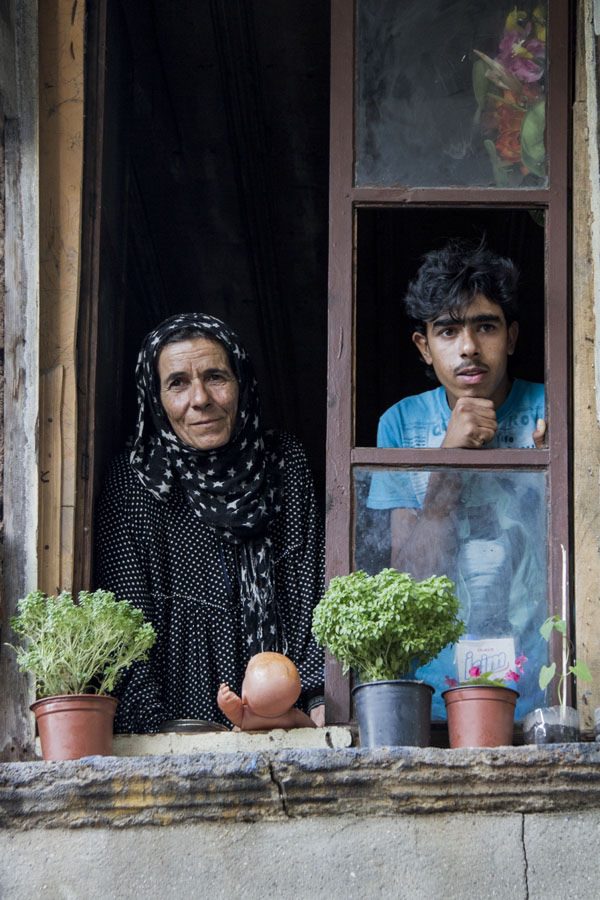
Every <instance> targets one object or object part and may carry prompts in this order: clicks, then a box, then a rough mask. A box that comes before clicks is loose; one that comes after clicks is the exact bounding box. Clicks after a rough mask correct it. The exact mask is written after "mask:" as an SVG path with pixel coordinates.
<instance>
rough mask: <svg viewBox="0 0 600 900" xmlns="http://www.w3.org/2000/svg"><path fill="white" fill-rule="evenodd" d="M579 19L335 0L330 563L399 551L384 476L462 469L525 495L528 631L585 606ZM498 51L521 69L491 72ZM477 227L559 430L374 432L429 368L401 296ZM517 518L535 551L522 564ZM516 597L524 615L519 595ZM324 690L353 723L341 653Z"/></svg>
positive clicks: (464, 475)
mask: <svg viewBox="0 0 600 900" xmlns="http://www.w3.org/2000/svg"><path fill="white" fill-rule="evenodd" d="M511 15H514V16H515V17H517V18H516V19H515V21H514V23H513V22H512V21H511V20H510V18H509V17H510V16H511ZM513 26H514V28H513ZM509 34H512V35H513V36H512V37H510V36H508V35H509ZM568 35H569V17H568V10H567V5H566V4H561V3H555V2H553V0H548V3H547V4H543V3H542V4H539V3H531V4H520V5H519V9H517V8H516V7H514V6H513V5H512V4H510V3H507V4H505V6H502V5H501V6H498V4H497V3H492V2H487V3H483V4H482V3H474V2H471V0H456V2H454V3H450V4H448V3H445V2H432V3H428V4H421V3H418V2H407V3H403V4H397V3H394V2H389V0H334V2H333V3H332V85H331V96H332V104H331V182H330V216H331V218H330V309H329V316H330V318H329V388H328V409H329V428H328V463H329V469H328V476H327V492H328V519H327V554H328V557H327V558H328V563H327V572H328V578H331V577H332V576H334V575H339V574H344V573H346V572H349V571H351V570H352V569H355V568H365V569H367V570H370V571H376V570H378V569H380V568H383V567H384V566H386V565H389V564H390V548H391V525H390V511H389V510H386V509H377V508H374V505H373V504H372V503H370V502H369V495H370V492H371V491H372V485H373V483H374V480H375V481H376V480H377V479H379V480H380V481H381V480H382V479H386V478H387V479H389V481H390V483H392V482H393V481H394V479H396V482H397V483H398V482H406V481H407V480H408V481H409V482H412V483H415V482H418V481H419V479H420V480H421V481H423V479H427V478H428V477H429V473H433V472H435V473H438V472H442V473H454V475H455V476H456V477H457V478H461V479H463V482H465V483H466V481H468V483H469V484H470V485H471V491H472V493H473V494H474V495H476V494H480V495H482V496H488V497H489V496H492V497H493V498H494V502H493V503H492V504H491V507H492V509H491V515H492V516H495V517H496V518H498V515H497V509H496V507H498V506H502V503H503V500H502V497H505V498H506V497H509V496H510V497H513V498H517V499H518V503H517V504H516V506H511V516H514V517H515V518H514V522H513V521H512V520H511V522H509V523H508V524H507V522H508V518H509V517H507V519H506V520H505V522H504V524H503V526H502V537H501V540H502V541H504V542H505V544H506V546H504V547H503V549H502V553H503V554H504V557H505V558H506V559H512V563H511V565H512V571H513V572H514V571H515V570H516V569H517V568H519V567H521V574H520V575H519V578H520V579H521V580H520V585H521V588H520V590H521V596H524V595H525V594H526V593H527V592H532V591H533V592H534V595H532V594H531V593H530V594H529V599H530V608H531V609H533V610H534V612H533V613H532V615H531V622H530V631H533V630H534V629H537V628H538V627H539V625H540V624H541V623H542V621H543V619H544V618H545V616H546V615H547V614H551V613H555V612H556V613H559V614H560V615H561V616H564V617H565V618H567V619H569V617H570V612H569V610H570V602H569V598H570V572H569V562H568V561H569V559H570V554H569V515H568V510H569V492H568V491H569V432H568V411H569V365H568V333H569V332H568V322H569V279H568V262H569V261H568V247H569V240H568V237H569V233H568V165H567V164H568V157H567V151H568V145H569V139H568V135H569V112H568V111H569V72H570V69H569V57H568V51H569V46H568ZM515 45H518V46H515ZM500 59H503V60H504V62H505V63H506V66H505V67H504V69H505V71H506V70H507V69H506V67H508V70H509V71H510V72H511V73H512V78H513V80H512V81H509V82H508V83H506V84H505V83H502V81H500V83H499V82H498V78H496V79H495V80H494V77H493V76H494V71H493V70H494V65H493V64H494V61H495V60H500ZM488 73H490V74H491V76H492V77H489V75H488ZM482 236H485V238H486V241H487V243H488V245H489V246H490V247H491V248H492V249H494V250H495V251H496V252H498V253H500V254H502V255H505V256H509V257H511V258H512V259H513V260H514V262H515V263H516V264H517V265H518V267H519V268H520V270H521V284H520V299H521V303H520V309H521V323H520V324H521V335H520V339H519V343H518V345H517V346H518V350H517V352H516V354H515V357H514V360H512V364H513V374H514V375H515V376H518V377H521V378H525V379H527V380H530V381H533V382H540V383H541V382H543V383H544V385H545V409H546V420H547V422H548V441H547V446H546V447H545V448H542V449H511V448H510V447H503V448H502V449H486V451H485V452H484V453H482V452H481V451H478V450H459V449H454V450H448V449H434V448H433V447H432V445H431V444H429V445H428V447H427V448H426V449H418V450H415V449H409V448H406V447H405V448H399V447H398V448H391V447H380V448H378V447H377V446H376V433H377V422H378V419H379V417H380V415H381V414H382V413H383V412H384V410H386V409H387V408H388V407H390V406H391V405H392V404H393V403H395V402H396V401H398V400H400V399H401V398H402V397H404V396H408V395H412V394H417V393H420V392H421V391H424V390H427V389H428V387H430V386H431V385H430V384H428V383H427V381H426V379H425V373H424V370H423V367H422V366H421V365H420V363H419V360H418V354H417V353H416V351H415V348H414V347H413V345H412V341H411V329H410V328H409V326H408V322H407V321H406V319H405V318H404V315H403V313H402V304H401V299H402V296H403V294H404V292H405V290H406V286H407V284H408V281H409V280H410V279H411V278H413V277H414V275H415V273H416V270H417V268H418V266H419V263H420V259H421V257H422V255H423V254H424V253H425V252H426V251H428V250H432V249H436V248H439V247H440V246H441V245H442V244H443V243H444V242H445V241H446V240H448V239H449V238H452V237H468V238H472V239H479V238H481V237H482ZM491 485H494V487H491ZM511 502H512V501H511ZM509 505H510V504H509ZM526 514H528V515H529V516H530V518H529V519H526V518H525V516H526ZM513 525H514V528H513V527H512V526H513ZM469 527H470V528H471V529H472V531H471V533H472V534H474V535H476V534H477V529H478V528H479V527H480V526H479V524H477V523H475V522H474V521H471V523H470V525H469ZM486 527H487V526H486ZM519 529H521V533H522V534H523V533H527V548H528V552H529V551H531V553H532V554H534V555H535V559H534V558H533V556H532V557H531V558H529V559H528V560H527V561H525V563H524V562H523V555H524V554H523V546H524V545H523V542H522V541H521V540H520V538H519V534H518V532H519ZM487 534H488V533H487V531H486V539H487ZM488 543H489V542H488ZM496 543H498V541H497V542H496ZM488 549H489V548H488ZM533 572H535V573H536V576H535V577H534V578H532V579H531V584H529V582H528V578H529V576H530V575H531V574H532V573H533ZM429 574H433V572H430V573H429ZM435 574H442V573H441V572H439V571H438V572H435ZM533 582H535V584H534V583H533ZM504 587H506V582H505V581H504ZM489 589H490V584H488V590H489ZM502 590H503V582H502V578H500V579H499V581H498V582H497V584H496V586H495V588H492V589H491V592H490V593H489V595H488V597H487V599H484V601H483V603H484V606H487V612H488V613H489V614H490V615H491V613H492V611H493V608H494V607H497V606H503V608H506V604H505V603H504V601H500V599H499V593H496V594H494V591H496V592H501V591H502ZM505 592H506V590H505ZM508 593H510V589H508ZM494 597H495V598H496V600H494ZM509 605H510V606H511V613H510V615H511V616H512V617H513V618H514V617H515V616H516V617H517V618H518V617H519V615H520V613H519V605H520V600H519V597H518V596H513V597H512V598H511V599H510V601H509ZM488 621H489V616H488ZM498 627H499V628H502V627H505V628H506V630H509V629H508V626H501V625H498ZM484 630H485V629H484ZM517 649H518V650H519V649H521V648H517ZM551 652H554V648H551ZM326 692H327V704H328V716H329V720H330V721H337V722H346V721H349V719H350V716H351V708H350V687H349V683H348V681H347V680H346V679H345V678H343V676H342V673H341V670H340V667H339V666H338V665H337V664H336V663H335V662H334V661H333V660H329V661H328V666H327V683H326Z"/></svg>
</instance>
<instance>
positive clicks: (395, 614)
mask: <svg viewBox="0 0 600 900" xmlns="http://www.w3.org/2000/svg"><path fill="white" fill-rule="evenodd" d="M459 611H460V603H459V601H458V598H457V597H456V595H455V593H454V584H453V583H452V582H451V581H450V579H449V578H446V577H445V576H444V575H440V576H437V577H436V576H432V577H431V578H427V579H426V580H425V581H419V582H417V581H415V580H414V579H413V578H412V577H411V576H410V575H408V574H407V573H405V572H397V571H396V570H395V569H383V570H382V571H381V572H379V573H378V574H377V575H367V573H366V572H363V571H358V572H352V573H351V574H350V575H341V576H338V577H337V578H332V579H331V582H330V584H329V587H328V589H327V591H326V592H325V595H324V596H323V598H322V599H321V601H320V602H319V604H318V605H317V607H316V608H315V611H314V615H313V626H312V630H313V634H314V636H315V639H316V641H317V643H318V644H320V645H321V646H323V647H327V648H328V650H329V651H330V653H331V654H332V655H333V656H335V658H336V659H337V660H338V661H339V662H340V663H341V664H342V666H343V668H344V674H346V673H347V672H348V670H349V669H350V668H356V669H358V673H359V677H360V679H361V681H388V680H394V679H396V678H399V677H407V676H410V674H412V673H414V671H415V670H416V669H417V668H418V667H419V666H423V665H425V664H426V663H428V662H429V661H430V660H432V659H433V658H434V657H436V656H437V655H438V653H440V652H441V651H442V650H443V649H444V647H445V646H446V645H447V644H454V643H456V641H458V639H459V638H460V637H461V636H462V635H463V634H464V631H465V625H464V622H463V621H462V620H461V619H460V618H459Z"/></svg>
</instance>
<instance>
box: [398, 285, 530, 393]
mask: <svg viewBox="0 0 600 900" xmlns="http://www.w3.org/2000/svg"><path fill="white" fill-rule="evenodd" d="M518 333H519V325H518V323H517V322H512V324H511V325H510V326H509V327H508V328H507V325H506V319H505V318H504V313H503V312H502V309H501V307H500V306H498V304H496V303H492V302H491V301H490V300H488V299H487V297H485V296H484V295H483V294H477V296H476V297H475V299H474V300H473V302H472V303H471V305H470V306H469V307H468V308H467V309H466V311H465V313H464V318H462V319H459V320H456V319H453V318H451V316H450V315H449V313H447V312H444V313H442V314H441V315H440V316H438V317H437V318H436V319H433V320H432V321H430V322H427V333H426V334H420V333H419V332H415V333H414V334H413V341H414V342H415V344H416V345H417V347H418V348H419V350H420V352H421V355H422V356H423V359H424V360H425V362H426V363H427V364H428V365H432V366H433V369H434V371H435V374H436V376H437V378H438V380H439V382H440V384H442V385H443V386H444V387H445V389H446V395H447V397H448V405H449V406H450V409H454V407H455V405H456V401H457V400H458V399H459V398H460V397H483V398H485V399H488V400H492V401H493V402H494V406H495V407H496V408H498V407H499V406H500V405H501V404H502V403H503V402H504V401H505V400H506V397H507V396H508V392H509V389H510V382H509V379H508V374H507V372H506V364H507V360H508V357H509V356H511V355H512V354H513V353H514V350H515V344H516V342H517V335H518Z"/></svg>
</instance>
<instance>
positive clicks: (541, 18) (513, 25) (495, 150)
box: [473, 5, 546, 187]
mask: <svg viewBox="0 0 600 900" xmlns="http://www.w3.org/2000/svg"><path fill="white" fill-rule="evenodd" d="M474 53H475V54H476V55H477V57H478V59H477V60H476V61H475V64H474V66H473V90H474V93H475V98H476V100H477V107H478V110H477V118H478V120H479V124H480V128H481V132H482V134H483V136H484V141H483V143H484V146H485V148H486V150H487V152H488V155H489V157H490V161H491V164H492V169H493V173H494V180H495V182H496V186H497V187H518V186H520V185H522V184H526V183H528V182H529V183H534V184H535V183H537V179H538V178H544V177H545V175H546V149H545V145H544V128H545V124H546V93H545V74H546V10H545V6H542V5H539V6H536V7H535V9H534V10H533V12H532V13H531V15H529V14H528V13H527V12H525V11H524V10H521V9H518V7H517V6H515V7H514V8H513V9H512V11H511V12H510V13H509V14H508V16H507V18H506V22H505V25H504V34H503V37H502V39H501V41H500V45H499V48H498V53H497V55H496V56H495V57H494V59H491V58H490V57H489V56H486V54H485V53H482V52H481V51H480V50H474ZM532 176H535V177H533V178H532Z"/></svg>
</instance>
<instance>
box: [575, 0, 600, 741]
mask: <svg viewBox="0 0 600 900" xmlns="http://www.w3.org/2000/svg"><path fill="white" fill-rule="evenodd" d="M577 13H578V16H577V39H576V47H577V56H576V71H575V102H574V104H573V497H574V502H573V516H574V575H575V614H576V620H575V640H576V648H577V657H578V658H579V659H581V660H583V661H584V662H586V663H587V664H588V666H589V667H590V670H591V672H592V675H593V677H594V682H593V683H592V684H586V683H585V682H579V684H578V685H577V704H578V707H579V710H580V714H581V724H582V727H583V728H584V729H591V728H592V727H593V711H594V708H595V707H596V706H600V619H599V617H598V608H599V606H600V480H599V479H600V366H599V365H598V363H599V361H600V270H599V269H598V266H600V255H599V253H600V171H599V157H598V42H597V38H596V37H595V35H594V23H593V16H592V4H591V2H589V0H579V3H578V9H577Z"/></svg>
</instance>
